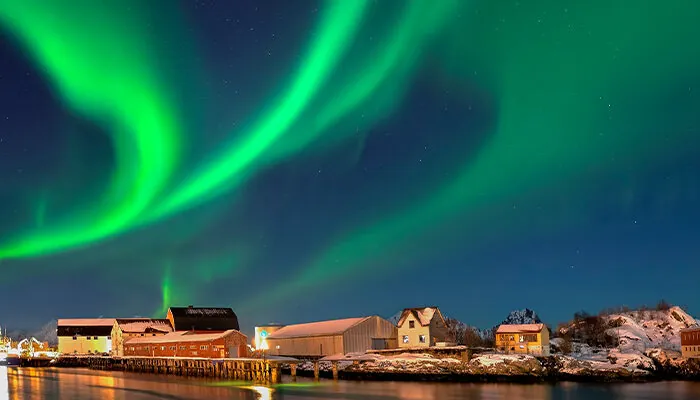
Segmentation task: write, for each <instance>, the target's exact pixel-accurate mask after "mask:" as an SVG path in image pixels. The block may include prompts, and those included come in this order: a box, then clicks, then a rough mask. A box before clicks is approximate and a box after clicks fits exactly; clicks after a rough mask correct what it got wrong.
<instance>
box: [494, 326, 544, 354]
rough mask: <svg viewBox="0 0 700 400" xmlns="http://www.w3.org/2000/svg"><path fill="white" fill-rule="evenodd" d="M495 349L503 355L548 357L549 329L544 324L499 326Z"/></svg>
mask: <svg viewBox="0 0 700 400" xmlns="http://www.w3.org/2000/svg"><path fill="white" fill-rule="evenodd" d="M496 349H498V350H499V351H503V352H505V353H517V354H532V355H537V356H548V355H549V329H548V328H547V326H546V325H545V324H520V325H507V324H504V325H501V326H499V327H498V329H497V330H496Z"/></svg>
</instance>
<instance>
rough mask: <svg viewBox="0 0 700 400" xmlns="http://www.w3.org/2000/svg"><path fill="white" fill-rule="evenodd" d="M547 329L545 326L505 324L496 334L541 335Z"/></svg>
mask: <svg viewBox="0 0 700 400" xmlns="http://www.w3.org/2000/svg"><path fill="white" fill-rule="evenodd" d="M545 328H546V327H545V325H544V324H518V325H515V324H513V325H508V324H503V325H501V326H499V327H498V329H497V330H496V333H539V332H542V330H544V329H545Z"/></svg>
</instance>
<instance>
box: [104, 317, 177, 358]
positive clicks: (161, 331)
mask: <svg viewBox="0 0 700 400" xmlns="http://www.w3.org/2000/svg"><path fill="white" fill-rule="evenodd" d="M172 331H173V327H172V326H171V325H170V321H169V320H167V319H152V318H117V319H116V320H115V321H114V324H113V325H112V333H111V336H112V355H114V356H118V357H121V356H123V355H124V341H125V340H128V339H130V338H133V337H146V336H151V337H152V336H162V335H165V334H168V333H170V332H172Z"/></svg>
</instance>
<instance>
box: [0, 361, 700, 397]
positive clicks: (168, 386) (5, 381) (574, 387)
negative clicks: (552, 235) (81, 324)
mask: <svg viewBox="0 0 700 400" xmlns="http://www.w3.org/2000/svg"><path fill="white" fill-rule="evenodd" d="M285 378H287V380H289V377H287V376H285ZM4 399H13V400H14V399H17V400H25V399H71V400H79V399H104V400H121V399H125V400H126V399H128V400H140V399H150V400H156V399H167V400H185V399H206V400H211V399H251V400H253V399H261V400H267V399H285V400H301V399H314V400H319V399H330V400H340V399H348V400H361V399H366V400H374V399H377V400H399V399H406V400H418V399H427V400H445V399H474V400H476V399H484V400H497V399H504V400H505V399H507V400H526V399H527V400H539V399H547V400H550V399H551V400H558V399H562V400H607V399H620V400H622V399H668V400H686V399H688V400H690V399H700V383H698V382H653V383H609V384H590V383H570V382H563V383H557V384H508V383H428V382H358V381H338V382H333V381H324V380H321V381H320V382H313V381H312V380H305V379H302V378H300V379H299V380H298V381H297V382H295V383H292V382H289V383H283V384H280V385H276V386H275V387H266V386H257V385H252V384H250V383H245V382H236V381H228V380H208V379H203V378H184V377H177V376H169V375H153V374H139V373H130V372H109V371H95V370H89V369H65V368H63V369H57V368H12V367H0V400H4Z"/></svg>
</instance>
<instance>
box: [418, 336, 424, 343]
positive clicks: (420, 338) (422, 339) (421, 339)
mask: <svg viewBox="0 0 700 400" xmlns="http://www.w3.org/2000/svg"><path fill="white" fill-rule="evenodd" d="M418 342H420V343H425V335H418Z"/></svg>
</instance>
